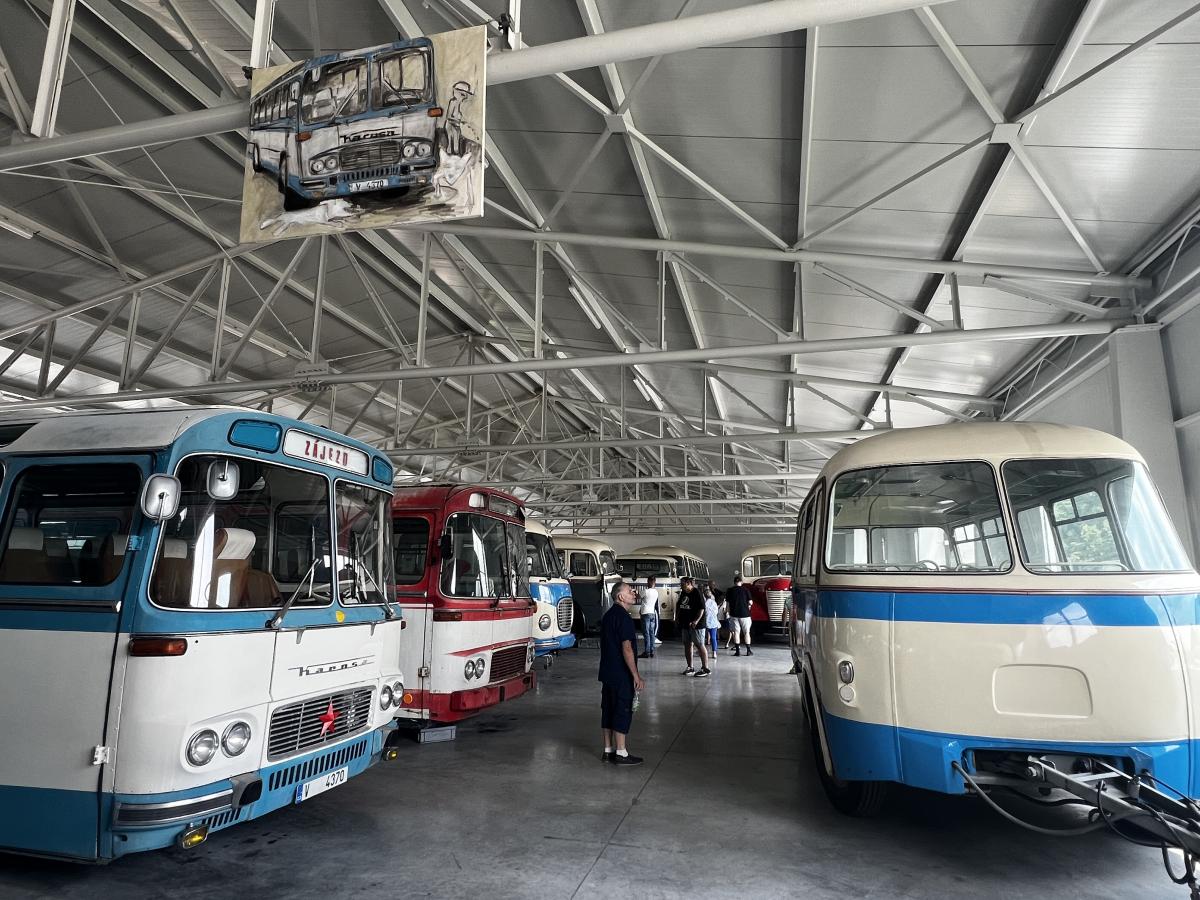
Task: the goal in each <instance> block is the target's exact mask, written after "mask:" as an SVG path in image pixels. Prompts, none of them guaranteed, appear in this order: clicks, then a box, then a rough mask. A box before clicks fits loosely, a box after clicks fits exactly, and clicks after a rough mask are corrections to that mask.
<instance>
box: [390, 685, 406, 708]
mask: <svg viewBox="0 0 1200 900" xmlns="http://www.w3.org/2000/svg"><path fill="white" fill-rule="evenodd" d="M403 693H404V685H403V684H401V683H400V682H399V681H397V682H396V683H395V684H393V685H392V697H393V702H394V703H395V704H396V705H397V706H399V705H400V696H401V695H402V694H403Z"/></svg>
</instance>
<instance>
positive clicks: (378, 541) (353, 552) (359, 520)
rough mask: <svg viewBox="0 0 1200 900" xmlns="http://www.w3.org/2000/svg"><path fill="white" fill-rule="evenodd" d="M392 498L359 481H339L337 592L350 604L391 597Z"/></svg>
mask: <svg viewBox="0 0 1200 900" xmlns="http://www.w3.org/2000/svg"><path fill="white" fill-rule="evenodd" d="M391 506H392V502H391V497H389V496H388V495H387V494H385V493H384V492H383V491H376V490H373V489H371V488H368V487H363V486H362V485H358V484H350V483H349V482H345V481H339V482H338V484H337V492H336V504H335V508H336V511H337V533H338V551H337V581H338V595H339V596H340V597H341V599H342V601H343V602H348V603H385V602H388V601H389V600H390V599H391V598H390V596H389V592H390V591H391V590H392V554H391V548H390V547H389V546H388V537H387V535H388V527H387V522H388V518H389V517H390V515H391Z"/></svg>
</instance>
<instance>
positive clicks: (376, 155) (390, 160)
mask: <svg viewBox="0 0 1200 900" xmlns="http://www.w3.org/2000/svg"><path fill="white" fill-rule="evenodd" d="M340 161H341V164H342V169H344V170H346V169H370V168H375V167H377V166H394V165H395V164H396V163H398V162H400V145H399V144H398V143H397V142H396V141H378V142H376V143H373V144H367V145H365V146H362V147H351V148H347V149H345V150H343V151H342V152H341V154H340Z"/></svg>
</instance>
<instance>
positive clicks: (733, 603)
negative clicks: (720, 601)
mask: <svg viewBox="0 0 1200 900" xmlns="http://www.w3.org/2000/svg"><path fill="white" fill-rule="evenodd" d="M725 602H726V603H728V604H729V607H728V609H729V628H730V630H731V631H732V632H733V635H734V644H737V643H738V642H739V640H740V643H741V646H735V647H734V648H733V655H734V656H741V655H742V648H743V647H745V648H746V655H747V656H753V655H754V651H753V650H751V649H750V607H752V606H753V605H754V598H753V597H751V596H750V590H749V589H748V588H747V587H746V586H745V585H744V584H742V576H741V575H737V576H735V577H734V579H733V587H731V588H730V589H729V590H728V591H726V592H725Z"/></svg>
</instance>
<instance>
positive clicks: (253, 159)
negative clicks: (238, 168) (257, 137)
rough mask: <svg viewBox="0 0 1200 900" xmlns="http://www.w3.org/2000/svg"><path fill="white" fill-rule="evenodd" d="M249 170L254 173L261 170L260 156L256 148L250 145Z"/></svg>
mask: <svg viewBox="0 0 1200 900" xmlns="http://www.w3.org/2000/svg"><path fill="white" fill-rule="evenodd" d="M250 168H251V169H252V170H254V172H256V173H257V172H261V171H262V170H263V167H262V156H261V155H260V154H259V152H258V147H256V146H254V145H253V144H251V145H250Z"/></svg>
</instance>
